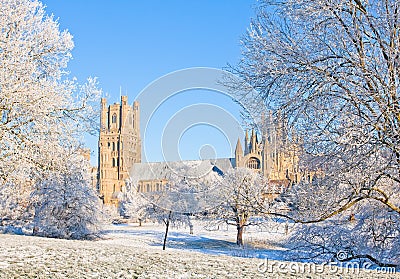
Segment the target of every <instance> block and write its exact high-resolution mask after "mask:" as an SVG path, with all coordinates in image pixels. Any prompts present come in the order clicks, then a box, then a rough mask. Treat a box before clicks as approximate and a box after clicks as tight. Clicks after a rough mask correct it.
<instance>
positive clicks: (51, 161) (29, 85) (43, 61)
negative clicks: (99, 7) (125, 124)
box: [0, 0, 101, 218]
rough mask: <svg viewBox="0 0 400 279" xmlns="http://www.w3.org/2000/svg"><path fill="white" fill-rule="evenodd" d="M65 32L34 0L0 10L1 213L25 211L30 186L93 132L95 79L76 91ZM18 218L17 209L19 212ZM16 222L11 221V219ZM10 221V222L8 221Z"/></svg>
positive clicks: (8, 1)
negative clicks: (70, 69) (13, 209)
mask: <svg viewBox="0 0 400 279" xmlns="http://www.w3.org/2000/svg"><path fill="white" fill-rule="evenodd" d="M73 47H74V44H73V41H72V36H71V34H70V33H69V32H68V31H60V30H59V24H58V22H57V21H56V20H55V19H54V18H53V16H48V15H46V13H45V10H44V6H43V5H42V3H40V2H39V1H36V0H4V1H2V2H1V9H0V61H1V64H0V212H2V217H4V216H5V215H8V216H11V215H15V212H10V211H9V210H8V206H9V205H12V208H19V207H20V206H22V208H24V207H26V204H27V203H29V193H30V191H31V190H32V186H33V185H35V184H36V182H37V181H38V180H39V179H40V178H41V177H43V175H44V174H45V173H46V172H48V171H56V168H55V166H57V165H58V166H61V165H62V162H63V161H67V160H68V158H67V154H70V150H74V152H75V153H76V154H77V153H78V149H79V148H80V147H81V143H80V138H81V136H82V135H83V133H84V132H94V130H95V127H97V126H98V125H97V122H98V121H97V118H98V117H97V113H96V105H97V103H98V98H99V96H100V93H101V91H100V90H99V89H98V88H97V82H96V79H93V78H89V79H88V81H87V83H86V84H85V85H79V84H78V83H77V81H76V79H74V78H72V79H71V78H69V77H68V75H67V71H66V66H67V63H68V61H69V60H70V59H71V50H72V48H73ZM21 212H23V210H21ZM11 217H12V218H14V217H15V216H11ZM7 218H8V217H7Z"/></svg>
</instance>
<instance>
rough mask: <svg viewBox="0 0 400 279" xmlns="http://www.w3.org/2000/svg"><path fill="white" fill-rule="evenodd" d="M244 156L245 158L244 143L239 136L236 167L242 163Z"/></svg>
mask: <svg viewBox="0 0 400 279" xmlns="http://www.w3.org/2000/svg"><path fill="white" fill-rule="evenodd" d="M242 158H243V149H242V145H241V144H240V139H239V138H238V140H237V143H236V149H235V160H236V167H238V166H240V165H241V161H242Z"/></svg>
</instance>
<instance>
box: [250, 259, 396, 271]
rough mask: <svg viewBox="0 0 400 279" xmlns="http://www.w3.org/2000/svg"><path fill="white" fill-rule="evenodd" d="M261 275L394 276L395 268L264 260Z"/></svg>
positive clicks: (350, 263)
mask: <svg viewBox="0 0 400 279" xmlns="http://www.w3.org/2000/svg"><path fill="white" fill-rule="evenodd" d="M257 271H258V272H260V273H283V274H286V273H297V274H360V273H361V272H374V273H377V274H394V273H396V268H395V267H373V266H372V264H371V263H369V262H364V263H358V262H328V263H321V264H316V263H304V262H286V261H272V260H269V259H267V258H266V259H263V260H262V261H261V262H260V263H259V264H258V265H257Z"/></svg>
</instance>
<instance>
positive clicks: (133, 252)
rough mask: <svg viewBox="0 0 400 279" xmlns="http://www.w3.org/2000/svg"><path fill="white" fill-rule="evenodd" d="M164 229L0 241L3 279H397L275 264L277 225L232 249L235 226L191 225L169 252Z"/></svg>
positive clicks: (174, 236) (175, 235)
mask: <svg viewBox="0 0 400 279" xmlns="http://www.w3.org/2000/svg"><path fill="white" fill-rule="evenodd" d="M163 229H164V228H163V227H162V226H161V225H157V224H152V223H144V224H143V226H142V227H139V226H138V225H137V224H130V225H112V226H109V227H107V228H106V229H105V234H104V237H103V239H101V240H97V241H71V240H60V239H48V238H40V237H31V236H19V235H7V234H0V247H1V254H0V278H400V275H399V274H393V273H392V274H384V273H382V271H373V270H358V269H339V268H337V267H336V266H334V267H328V266H325V267H323V266H321V265H320V266H314V265H310V266H306V265H304V264H301V263H294V262H292V263H290V262H284V261H276V260H278V259H282V257H283V254H284V253H285V251H284V249H283V248H281V247H280V245H279V243H280V241H281V240H282V239H283V238H284V236H285V233H284V230H282V226H277V227H276V228H272V229H268V232H265V231H262V230H260V229H257V228H254V229H252V230H248V231H247V232H245V234H244V240H245V242H246V243H247V244H246V248H245V249H239V248H237V247H236V245H235V228H234V227H229V228H227V227H226V226H223V227H220V228H219V230H217V231H207V230H205V229H204V228H203V226H202V225H200V224H195V227H194V234H193V235H190V234H189V229H188V228H186V229H185V228H181V229H177V228H171V229H170V234H169V237H168V243H167V250H166V251H163V250H162V239H163V233H164V232H163ZM215 229H217V228H215ZM267 259H268V260H267ZM323 269H324V270H323Z"/></svg>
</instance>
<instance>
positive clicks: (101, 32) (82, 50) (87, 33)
mask: <svg viewBox="0 0 400 279" xmlns="http://www.w3.org/2000/svg"><path fill="white" fill-rule="evenodd" d="M42 2H43V3H44V4H45V5H46V6H47V8H46V11H47V13H49V14H54V16H55V17H56V18H59V23H60V28H61V29H68V30H69V32H70V33H71V34H72V35H73V37H74V43H75V48H74V50H73V60H72V61H71V62H70V64H69V66H68V70H69V71H70V72H71V76H76V77H77V78H78V80H80V81H82V82H83V81H84V80H85V79H86V77H88V76H96V77H98V79H99V82H100V87H101V88H102V89H103V91H104V92H105V93H107V94H108V98H109V102H110V103H114V102H118V101H119V97H120V88H122V90H121V91H122V94H123V95H128V96H129V101H130V102H131V101H133V100H134V99H135V98H136V96H137V95H138V94H139V93H140V92H141V91H142V90H143V89H144V88H146V86H147V85H149V84H150V83H151V82H153V81H155V80H157V79H158V78H160V77H161V76H163V75H166V74H169V73H171V72H173V71H178V70H181V69H185V68H190V67H212V68H218V69H221V68H223V67H225V66H226V65H227V63H231V64H235V63H237V62H238V60H239V59H240V37H241V36H242V35H243V34H244V33H245V31H246V28H247V27H248V26H249V23H250V19H251V18H252V17H254V8H255V4H256V0H247V1H222V0H221V1H216V0H214V1H211V0H203V1H183V0H182V1H177V0H176V1H174V0H172V1H161V0H159V1H128V0H126V1H122V0H116V1H101V0H96V1H95V0H85V1H82V0H68V1H66V0H45V1H42ZM200 103H203V104H204V103H206V104H209V105H210V106H211V105H213V106H214V105H215V106H218V107H219V108H221V109H223V110H226V111H227V112H229V113H230V114H232V115H233V116H234V117H235V118H239V107H238V106H237V105H236V104H235V103H234V102H233V101H231V100H230V99H229V98H228V97H227V96H225V95H223V94H219V93H217V92H213V91H209V90H208V91H207V90H188V91H185V92H181V93H180V94H177V95H175V96H173V97H172V98H170V99H168V101H166V102H165V103H163V104H162V106H160V107H159V108H158V109H157V111H156V112H155V113H154V117H153V118H154V119H153V121H152V123H151V125H150V126H149V127H147V128H148V129H147V133H150V135H151V136H148V135H147V136H146V137H145V138H143V139H142V140H143V141H144V142H145V145H146V146H147V147H148V148H147V149H146V158H144V159H145V160H147V161H161V160H164V159H168V158H164V157H163V154H162V153H163V148H165V147H162V146H161V141H162V140H161V139H162V133H163V131H164V129H165V127H166V126H168V121H169V119H170V118H171V117H173V116H174V115H176V114H177V113H178V112H179V111H181V110H182V109H185V108H188V107H190V106H192V105H196V104H200ZM141 109H145V108H143V107H142V108H141ZM156 116H157V117H156ZM216 117H218V115H216ZM196 121H198V120H196ZM200 122H201V121H200ZM194 124H195V123H194ZM141 126H142V127H143V123H141ZM228 126H229V125H228ZM225 129H232V128H231V127H227V128H224V127H216V126H215V125H214V126H213V125H207V123H203V124H201V123H200V124H196V125H193V126H192V127H186V128H185V129H183V130H182V131H177V132H179V133H180V134H181V138H180V140H179V142H178V143H174V142H170V143H167V145H171V146H175V145H177V148H178V150H179V154H180V157H181V159H198V158H199V156H200V157H212V156H217V157H230V156H232V146H231V145H234V144H236V142H234V143H230V142H229V139H227V138H226V136H225V135H224V133H225V131H224V130H225ZM142 133H143V131H142ZM237 134H238V136H240V137H242V134H243V132H242V131H239V130H238V131H237ZM86 141H87V145H88V146H89V147H90V148H91V149H92V150H93V151H94V153H93V156H94V157H96V156H97V152H96V149H97V139H96V138H89V137H88V138H87V139H86ZM233 148H234V146H233ZM210 150H213V151H210ZM210 152H211V153H210ZM199 153H200V155H199ZM214 153H215V154H214ZM92 163H93V164H95V163H96V159H95V158H94V159H93V160H92Z"/></svg>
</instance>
